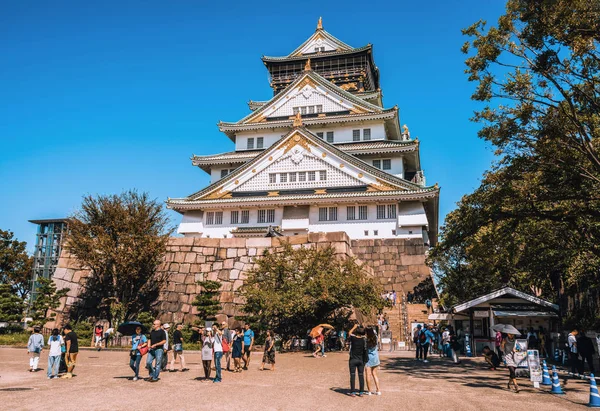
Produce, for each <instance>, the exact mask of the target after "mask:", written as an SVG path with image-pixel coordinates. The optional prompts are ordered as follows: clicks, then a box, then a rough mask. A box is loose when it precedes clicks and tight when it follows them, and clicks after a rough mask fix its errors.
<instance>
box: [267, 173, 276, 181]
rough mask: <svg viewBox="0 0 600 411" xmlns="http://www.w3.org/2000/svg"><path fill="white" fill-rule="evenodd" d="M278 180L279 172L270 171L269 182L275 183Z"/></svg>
mask: <svg viewBox="0 0 600 411" xmlns="http://www.w3.org/2000/svg"><path fill="white" fill-rule="evenodd" d="M276 182H277V174H275V173H269V184H275V183H276Z"/></svg>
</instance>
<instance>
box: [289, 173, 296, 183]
mask: <svg viewBox="0 0 600 411" xmlns="http://www.w3.org/2000/svg"><path fill="white" fill-rule="evenodd" d="M295 182H296V173H290V183H295Z"/></svg>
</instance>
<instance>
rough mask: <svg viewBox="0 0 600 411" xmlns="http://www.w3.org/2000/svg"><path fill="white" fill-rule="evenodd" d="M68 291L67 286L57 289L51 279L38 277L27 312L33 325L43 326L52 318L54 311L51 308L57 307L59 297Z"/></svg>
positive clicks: (54, 314) (54, 315)
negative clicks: (34, 294) (33, 296)
mask: <svg viewBox="0 0 600 411" xmlns="http://www.w3.org/2000/svg"><path fill="white" fill-rule="evenodd" d="M68 292H69V289H68V288H63V289H61V290H57V289H56V285H55V284H54V281H52V280H49V279H47V278H43V277H40V278H38V287H37V289H36V296H35V300H34V301H33V302H32V303H31V306H30V307H29V313H28V315H29V316H30V317H31V319H32V323H33V325H39V326H44V324H46V323H47V322H48V321H51V320H53V319H54V318H55V317H56V313H54V312H52V310H55V309H56V308H58V306H59V305H60V299H61V298H63V297H64V296H66V295H67V293H68Z"/></svg>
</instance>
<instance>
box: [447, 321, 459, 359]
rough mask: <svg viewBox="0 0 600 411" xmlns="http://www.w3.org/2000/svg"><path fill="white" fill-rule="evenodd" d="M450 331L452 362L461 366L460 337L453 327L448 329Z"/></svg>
mask: <svg viewBox="0 0 600 411" xmlns="http://www.w3.org/2000/svg"><path fill="white" fill-rule="evenodd" d="M448 329H449V332H450V357H451V358H452V362H453V363H454V364H460V360H459V359H458V350H459V349H460V343H459V342H458V337H457V335H456V333H455V332H454V328H453V327H452V326H450V327H448Z"/></svg>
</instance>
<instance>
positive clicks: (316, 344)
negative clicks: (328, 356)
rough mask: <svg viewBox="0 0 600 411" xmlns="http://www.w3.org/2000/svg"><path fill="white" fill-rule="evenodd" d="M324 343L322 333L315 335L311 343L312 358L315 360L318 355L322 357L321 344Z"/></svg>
mask: <svg viewBox="0 0 600 411" xmlns="http://www.w3.org/2000/svg"><path fill="white" fill-rule="evenodd" d="M324 341H325V336H324V335H323V332H320V333H319V335H317V336H316V337H315V338H313V340H312V343H313V349H314V352H313V357H315V358H317V357H318V353H322V354H321V357H324V353H323V344H324Z"/></svg>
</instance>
